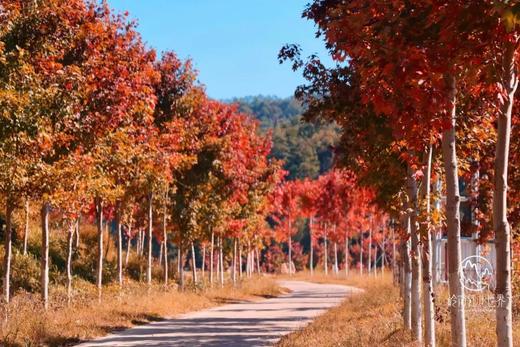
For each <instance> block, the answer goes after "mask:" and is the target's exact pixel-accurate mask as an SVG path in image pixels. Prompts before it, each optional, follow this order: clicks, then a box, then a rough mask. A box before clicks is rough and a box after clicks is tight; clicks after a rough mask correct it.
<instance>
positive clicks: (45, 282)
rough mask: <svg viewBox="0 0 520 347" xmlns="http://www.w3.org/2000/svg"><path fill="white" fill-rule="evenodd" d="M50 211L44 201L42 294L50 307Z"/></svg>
mask: <svg viewBox="0 0 520 347" xmlns="http://www.w3.org/2000/svg"><path fill="white" fill-rule="evenodd" d="M49 212H50V205H49V203H48V202H44V203H43V205H42V210H41V219H42V254H41V294H42V302H43V307H44V308H45V309H46V310H47V309H48V308H49Z"/></svg>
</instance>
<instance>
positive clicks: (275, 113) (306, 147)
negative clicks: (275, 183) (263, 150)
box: [228, 96, 339, 179]
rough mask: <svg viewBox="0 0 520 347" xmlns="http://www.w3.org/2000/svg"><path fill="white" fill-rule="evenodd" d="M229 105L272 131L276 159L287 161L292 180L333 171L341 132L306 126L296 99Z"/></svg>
mask: <svg viewBox="0 0 520 347" xmlns="http://www.w3.org/2000/svg"><path fill="white" fill-rule="evenodd" d="M228 102H230V103H231V102H232V103H237V104H238V105H239V109H240V111H242V112H244V113H248V114H250V115H252V116H254V117H255V118H257V119H258V120H259V121H260V122H261V125H262V129H263V130H264V131H267V130H272V133H273V151H272V152H273V154H272V155H273V157H275V158H277V159H282V160H284V161H285V166H284V168H285V170H287V171H288V172H289V176H288V178H289V179H296V178H305V177H310V178H316V177H317V176H319V175H320V174H321V173H323V172H325V171H327V170H329V169H330V167H331V165H332V161H333V151H332V148H333V146H334V145H335V144H336V143H337V141H338V139H339V128H338V127H337V126H334V125H329V124H327V125H316V124H310V123H306V122H302V120H301V114H302V112H303V111H304V108H303V106H302V105H301V104H300V103H299V102H298V101H297V100H296V99H294V98H286V99H281V98H277V97H270V96H250V97H245V98H238V99H233V100H229V101H228Z"/></svg>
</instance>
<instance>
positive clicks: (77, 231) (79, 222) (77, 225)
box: [75, 212, 81, 249]
mask: <svg viewBox="0 0 520 347" xmlns="http://www.w3.org/2000/svg"><path fill="white" fill-rule="evenodd" d="M80 224H81V212H79V213H78V219H77V220H76V230H75V231H76V245H75V247H76V249H78V248H79V227H80Z"/></svg>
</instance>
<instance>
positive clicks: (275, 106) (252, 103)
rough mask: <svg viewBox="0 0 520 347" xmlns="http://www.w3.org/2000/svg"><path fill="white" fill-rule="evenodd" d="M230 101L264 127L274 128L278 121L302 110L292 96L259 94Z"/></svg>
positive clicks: (289, 117)
mask: <svg viewBox="0 0 520 347" xmlns="http://www.w3.org/2000/svg"><path fill="white" fill-rule="evenodd" d="M230 102H233V103H237V104H238V105H239V109H240V111H241V112H244V113H249V114H251V115H253V116H255V118H257V119H258V120H260V122H261V123H262V127H264V128H274V127H275V126H276V124H277V123H278V122H279V121H283V120H288V119H291V118H294V117H296V116H298V115H300V114H302V112H303V107H302V105H301V104H300V102H298V101H297V100H296V99H294V98H286V99H281V98H277V97H274V96H263V95H259V96H246V97H244V98H236V99H233V100H231V101H230Z"/></svg>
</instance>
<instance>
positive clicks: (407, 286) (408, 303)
mask: <svg viewBox="0 0 520 347" xmlns="http://www.w3.org/2000/svg"><path fill="white" fill-rule="evenodd" d="M405 210H408V204H406V207H405ZM404 218H405V230H406V238H405V240H404V241H403V247H402V250H403V265H404V266H403V268H404V269H403V270H404V274H403V299H404V300H403V301H404V307H403V321H404V327H405V329H408V330H411V329H412V262H411V259H410V215H409V214H408V212H406V213H405V217H404Z"/></svg>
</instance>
